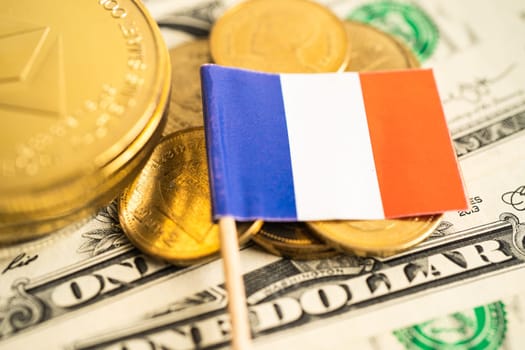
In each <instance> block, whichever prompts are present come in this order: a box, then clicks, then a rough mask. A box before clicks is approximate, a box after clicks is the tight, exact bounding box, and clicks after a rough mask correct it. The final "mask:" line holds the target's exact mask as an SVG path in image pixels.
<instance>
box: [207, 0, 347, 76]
mask: <svg viewBox="0 0 525 350" xmlns="http://www.w3.org/2000/svg"><path fill="white" fill-rule="evenodd" d="M210 46H211V55H212V57H213V60H214V61H215V63H218V64H222V65H226V66H234V67H241V68H249V69H256V70H260V71H264V72H283V73H284V72H289V73H309V72H335V71H342V70H344V68H345V66H346V63H347V59H348V38H347V35H346V31H345V27H344V25H343V24H342V22H341V21H340V20H339V18H337V17H336V16H335V15H334V14H333V13H332V12H330V11H329V10H328V9H327V8H325V7H323V6H322V5H319V4H316V3H314V2H311V1H307V0H250V1H246V2H242V3H241V4H239V5H237V6H235V7H233V8H231V9H230V10H229V11H227V12H226V13H225V14H224V15H223V16H222V17H220V18H219V19H218V20H217V22H215V25H214V26H213V28H212V31H211V35H210Z"/></svg>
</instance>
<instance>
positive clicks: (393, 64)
mask: <svg viewBox="0 0 525 350" xmlns="http://www.w3.org/2000/svg"><path fill="white" fill-rule="evenodd" d="M344 25H345V28H346V31H347V33H348V39H349V40H350V42H351V46H350V57H349V63H348V66H347V67H346V71H376V70H395V69H406V68H414V67H418V66H419V63H418V61H417V59H415V57H414V55H413V54H411V52H410V51H409V50H408V49H407V48H406V46H405V45H403V44H401V43H400V42H399V41H398V40H396V39H395V38H394V37H393V36H391V35H390V34H387V33H385V32H382V31H381V30H379V29H376V28H374V27H372V26H369V25H367V24H364V23H360V22H354V21H345V22H344Z"/></svg>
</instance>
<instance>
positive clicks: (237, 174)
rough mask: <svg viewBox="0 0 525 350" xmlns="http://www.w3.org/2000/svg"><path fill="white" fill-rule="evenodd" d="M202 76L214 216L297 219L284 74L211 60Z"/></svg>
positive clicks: (203, 69) (202, 69) (203, 70)
mask: <svg viewBox="0 0 525 350" xmlns="http://www.w3.org/2000/svg"><path fill="white" fill-rule="evenodd" d="M201 77H202V87H203V101H204V124H205V128H206V137H207V143H208V158H209V159H210V161H209V162H208V163H209V164H210V184H211V190H212V201H213V212H214V217H215V218H217V217H220V216H225V215H232V216H234V217H235V218H237V219H239V220H241V219H254V218H268V217H272V218H274V219H275V220H293V219H296V217H297V213H296V206H295V195H294V186H293V176H292V165H291V159H290V146H289V144H288V132H287V127H286V119H285V112H284V104H283V98H282V92H281V82H280V78H279V75H277V74H265V73H257V72H251V71H245V70H240V69H232V68H223V67H220V66H214V65H205V66H203V67H202V68H201ZM267 140H271V142H268V141H267Z"/></svg>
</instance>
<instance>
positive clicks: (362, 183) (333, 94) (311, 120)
mask: <svg viewBox="0 0 525 350" xmlns="http://www.w3.org/2000/svg"><path fill="white" fill-rule="evenodd" d="M281 89H282V93H283V100H284V109H285V114H286V123H287V127H288V139H289V144H290V153H291V162H292V171H293V181H294V188H295V200H296V208H297V218H298V220H304V221H306V220H319V219H328V218H346V219H361V218H370V219H372V218H384V213H383V206H382V202H381V194H380V192H379V184H378V180H377V175H376V169H375V163H374V157H373V153H372V145H371V143H370V134H369V132H368V123H367V119H366V113H365V107H364V102H363V95H362V92H361V84H360V81H359V75H358V74H357V73H334V74H318V75H316V74H308V75H304V74H281ZM323 179H324V181H322V180H323ZM320 180H321V181H320ZM348 213H352V216H349V215H348Z"/></svg>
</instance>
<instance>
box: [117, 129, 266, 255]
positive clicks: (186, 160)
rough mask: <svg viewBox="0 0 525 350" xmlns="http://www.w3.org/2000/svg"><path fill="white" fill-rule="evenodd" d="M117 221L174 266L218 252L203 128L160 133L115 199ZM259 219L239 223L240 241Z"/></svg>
mask: <svg viewBox="0 0 525 350" xmlns="http://www.w3.org/2000/svg"><path fill="white" fill-rule="evenodd" d="M119 215H120V223H121V225H122V228H123V229H124V232H125V233H126V235H127V237H128V238H129V239H130V241H131V242H133V243H134V244H135V245H136V246H137V247H138V248H140V249H141V250H143V251H145V252H146V253H149V254H151V255H153V256H156V257H159V258H163V259H166V260H169V261H171V262H173V263H176V264H180V265H188V264H192V263H195V262H199V261H202V259H204V258H206V257H209V256H211V255H213V254H215V253H217V252H218V251H219V248H220V240H219V226H218V225H217V224H215V223H214V222H213V221H212V218H211V200H210V190H209V181H208V165H207V162H206V145H205V138H204V129H203V128H194V129H188V130H184V131H180V132H176V133H174V134H171V135H168V136H166V137H165V138H164V139H163V140H162V141H161V143H160V144H159V145H158V146H157V147H156V148H155V150H154V151H153V154H152V156H151V158H150V159H149V160H148V162H147V163H146V166H145V167H144V169H143V170H142V172H141V173H140V175H139V176H138V177H137V178H136V179H135V181H134V182H133V183H132V184H131V186H130V187H129V188H128V189H127V190H126V191H125V192H124V194H123V195H122V196H121V198H120V214H119ZM261 226H262V222H260V221H256V222H253V223H239V224H238V225H237V230H238V232H239V233H240V236H239V241H240V242H241V244H242V243H243V242H246V241H247V240H248V239H250V238H251V236H252V235H253V234H255V233H256V232H257V231H258V230H259V229H260V227H261Z"/></svg>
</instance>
